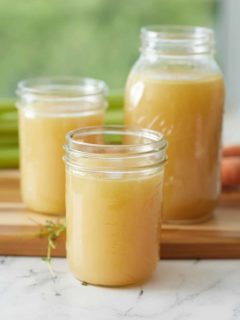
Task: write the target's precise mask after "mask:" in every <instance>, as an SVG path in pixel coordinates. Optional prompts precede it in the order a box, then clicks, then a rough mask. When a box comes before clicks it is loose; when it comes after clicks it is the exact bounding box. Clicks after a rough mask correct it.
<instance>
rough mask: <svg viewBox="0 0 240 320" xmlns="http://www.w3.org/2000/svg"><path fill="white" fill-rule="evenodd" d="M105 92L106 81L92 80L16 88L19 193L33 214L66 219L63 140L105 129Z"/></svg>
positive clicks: (51, 80)
mask: <svg viewBox="0 0 240 320" xmlns="http://www.w3.org/2000/svg"><path fill="white" fill-rule="evenodd" d="M106 92H107V87H106V85H105V83H104V82H103V81H100V80H95V79H89V78H78V77H61V78H35V79H29V80H24V81H21V82H20V83H19V84H18V89H17V94H18V96H19V100H18V103H17V107H18V109H19V137H20V149H21V152H20V163H21V192H22V198H23V201H24V203H25V204H26V206H27V207H28V208H29V209H31V210H34V211H37V212H41V213H44V214H51V215H64V214H65V169H64V163H63V159H62V158H63V153H64V152H63V144H64V142H65V135H66V134H67V132H68V131H70V130H73V129H76V128H81V127H86V126H91V125H102V124H103V122H104V113H105V109H106V106H107V101H106Z"/></svg>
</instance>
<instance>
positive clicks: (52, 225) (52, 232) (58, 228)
mask: <svg viewBox="0 0 240 320" xmlns="http://www.w3.org/2000/svg"><path fill="white" fill-rule="evenodd" d="M65 231H66V225H65V224H63V223H60V222H53V221H51V220H47V221H46V224H45V225H43V226H42V227H41V229H40V231H39V237H41V238H44V237H46V238H47V242H48V244H47V255H46V257H44V258H43V260H44V261H46V263H47V266H48V270H49V272H50V273H51V275H52V276H55V274H54V272H53V269H52V264H51V262H52V250H54V249H56V245H55V241H56V240H57V238H58V237H59V236H60V235H61V234H62V233H63V232H65Z"/></svg>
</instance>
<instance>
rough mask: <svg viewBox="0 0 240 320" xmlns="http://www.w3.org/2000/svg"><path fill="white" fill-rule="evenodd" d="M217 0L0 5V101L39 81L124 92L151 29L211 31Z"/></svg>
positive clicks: (54, 0) (5, 0) (5, 1)
mask: <svg viewBox="0 0 240 320" xmlns="http://www.w3.org/2000/svg"><path fill="white" fill-rule="evenodd" d="M216 12H217V3H216V0H215V1H214V0H168V1H166V0H121V1H116V0H65V1H64V0H18V1H13V0H1V1H0V41H1V43H0V97H7V96H14V92H15V88H16V83H17V82H18V81H19V80H21V79H23V78H27V77H33V76H38V75H82V76H90V77H96V78H100V79H103V80H105V81H106V82H107V83H108V84H109V86H110V88H122V87H123V86H124V83H125V80H126V77H127V74H128V72H129V69H130V67H131V66H132V64H133V62H134V61H135V60H136V58H137V56H138V47H139V30H140V27H141V26H143V25H149V24H193V25H205V26H212V27H214V24H215V16H216Z"/></svg>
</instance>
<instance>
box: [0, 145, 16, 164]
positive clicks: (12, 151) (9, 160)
mask: <svg viewBox="0 0 240 320" xmlns="http://www.w3.org/2000/svg"><path fill="white" fill-rule="evenodd" d="M18 165H19V149H18V147H17V146H14V147H1V148H0V168H17V167H18Z"/></svg>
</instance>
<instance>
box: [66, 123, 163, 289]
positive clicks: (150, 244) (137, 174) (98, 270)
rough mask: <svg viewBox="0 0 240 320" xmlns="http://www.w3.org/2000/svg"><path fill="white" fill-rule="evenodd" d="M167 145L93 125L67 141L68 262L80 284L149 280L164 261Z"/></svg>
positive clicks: (154, 135)
mask: <svg viewBox="0 0 240 320" xmlns="http://www.w3.org/2000/svg"><path fill="white" fill-rule="evenodd" d="M165 149H166V141H165V138H164V137H163V136H162V134H160V133H158V132H154V131H151V130H146V129H145V130H133V129H130V128H126V127H121V126H110V127H109V126H106V127H89V128H85V129H84V128H83V129H80V130H74V131H72V132H70V133H69V134H68V135H67V145H66V146H65V150H66V156H65V161H66V179H67V180H66V206H67V215H66V222H67V246H66V248H67V260H68V263H69V266H70V268H71V270H72V272H73V274H74V275H75V277H76V278H77V279H79V280H81V281H86V282H89V283H92V284H98V285H107V286H122V285H128V284H133V283H137V282H142V281H144V280H146V279H147V278H148V277H150V275H151V274H152V272H153V270H154V269H155V267H156V264H157V261H158V259H159V244H160V243H159V239H160V238H159V232H160V219H161V207H162V185H163V172H164V164H165V160H166V155H165Z"/></svg>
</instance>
